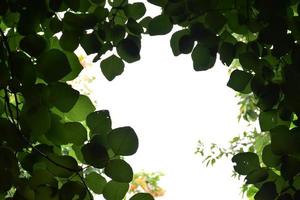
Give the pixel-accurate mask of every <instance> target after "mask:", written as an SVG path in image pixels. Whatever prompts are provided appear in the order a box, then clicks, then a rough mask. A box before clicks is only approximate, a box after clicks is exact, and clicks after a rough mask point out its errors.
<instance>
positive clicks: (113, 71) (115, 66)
mask: <svg viewBox="0 0 300 200" xmlns="http://www.w3.org/2000/svg"><path fill="white" fill-rule="evenodd" d="M100 67H101V71H102V73H103V75H104V76H105V77H106V79H107V80H109V81H112V80H113V79H114V78H115V77H116V76H118V75H121V74H122V73H123V71H124V62H123V60H122V59H121V58H119V57H117V56H115V55H112V56H110V57H108V58H106V59H104V60H102V61H101V64H100Z"/></svg>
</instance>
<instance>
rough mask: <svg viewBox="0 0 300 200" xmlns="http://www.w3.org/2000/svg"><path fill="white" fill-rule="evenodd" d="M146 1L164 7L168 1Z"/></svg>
mask: <svg viewBox="0 0 300 200" xmlns="http://www.w3.org/2000/svg"><path fill="white" fill-rule="evenodd" d="M147 1H148V2H149V3H151V4H153V5H156V6H159V7H164V6H165V5H166V4H167V2H168V1H167V0H147Z"/></svg>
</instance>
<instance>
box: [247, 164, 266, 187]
mask: <svg viewBox="0 0 300 200" xmlns="http://www.w3.org/2000/svg"><path fill="white" fill-rule="evenodd" d="M268 176H269V174H268V170H267V169H266V168H259V169H255V170H254V171H252V172H250V173H249V174H248V175H247V176H246V184H256V183H260V182H262V181H265V180H266V179H267V178H268Z"/></svg>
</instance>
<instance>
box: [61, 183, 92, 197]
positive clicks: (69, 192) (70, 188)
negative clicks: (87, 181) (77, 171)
mask: <svg viewBox="0 0 300 200" xmlns="http://www.w3.org/2000/svg"><path fill="white" fill-rule="evenodd" d="M86 195H87V191H86V189H85V187H84V185H83V184H82V183H81V182H79V181H67V182H66V183H65V184H64V185H63V186H62V187H61V189H60V191H59V200H71V199H78V200H84V199H85V196H86Z"/></svg>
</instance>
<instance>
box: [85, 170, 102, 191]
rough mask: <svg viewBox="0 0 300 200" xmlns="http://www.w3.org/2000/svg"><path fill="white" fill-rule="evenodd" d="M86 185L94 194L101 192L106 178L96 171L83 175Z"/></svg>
mask: <svg viewBox="0 0 300 200" xmlns="http://www.w3.org/2000/svg"><path fill="white" fill-rule="evenodd" d="M85 180H86V183H87V185H88V187H89V188H90V189H91V190H92V191H93V192H94V193H96V194H102V192H103V189H104V187H105V185H106V180H105V178H104V177H103V176H101V175H100V174H97V173H96V172H92V173H89V174H88V175H87V176H86V177H85Z"/></svg>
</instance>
